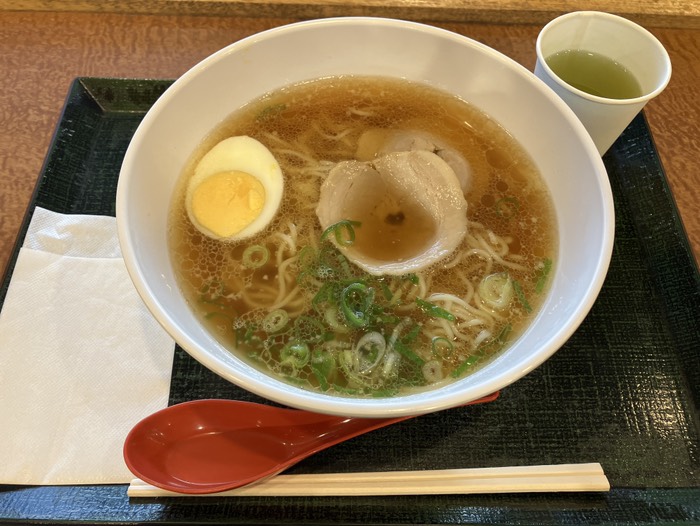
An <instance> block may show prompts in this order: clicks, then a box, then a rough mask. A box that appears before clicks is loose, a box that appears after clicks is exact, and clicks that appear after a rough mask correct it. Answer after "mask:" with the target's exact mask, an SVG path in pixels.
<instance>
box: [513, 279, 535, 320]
mask: <svg viewBox="0 0 700 526" xmlns="http://www.w3.org/2000/svg"><path fill="white" fill-rule="evenodd" d="M513 290H514V291H515V297H516V298H518V301H519V302H520V305H522V306H523V309H525V311H526V312H532V307H531V306H530V304H529V303H528V301H527V298H526V297H525V293H524V292H523V288H522V287H521V286H520V283H518V282H517V281H515V280H513Z"/></svg>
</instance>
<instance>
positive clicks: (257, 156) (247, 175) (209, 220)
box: [185, 135, 284, 240]
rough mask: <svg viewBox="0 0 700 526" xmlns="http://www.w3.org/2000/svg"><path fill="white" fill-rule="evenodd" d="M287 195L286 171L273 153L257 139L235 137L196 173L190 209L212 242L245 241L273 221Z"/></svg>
mask: <svg viewBox="0 0 700 526" xmlns="http://www.w3.org/2000/svg"><path fill="white" fill-rule="evenodd" d="M283 189H284V179H283V177H282V170H281V168H280V166H279V164H278V163H277V160H276V159H275V158H274V156H273V155H272V153H271V152H270V150H268V149H267V148H266V147H265V146H264V145H263V144H262V143H260V142H259V141H257V140H255V139H253V138H252V137H248V136H245V135H242V136H238V137H229V138H228V139H224V140H223V141H221V142H219V143H218V144H216V145H215V146H214V147H213V148H212V149H211V150H209V151H208V152H207V153H206V154H205V155H204V157H202V159H201V160H200V161H199V163H198V164H197V166H196V167H195V169H194V174H193V175H192V178H191V179H190V181H189V184H188V186H187V193H186V195H185V207H186V209H187V214H188V216H189V218H190V221H192V223H193V224H194V226H195V227H196V228H197V229H198V230H199V231H200V232H202V233H203V234H205V235H206V236H209V237H211V238H213V239H220V240H236V239H244V238H247V237H250V236H252V235H254V234H257V233H258V232H260V231H261V230H262V229H263V228H265V227H266V226H267V225H268V224H269V223H270V221H272V219H273V218H274V216H275V213H276V212H277V209H278V208H279V206H280V203H281V201H282V192H283Z"/></svg>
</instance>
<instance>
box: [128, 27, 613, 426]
mask: <svg viewBox="0 0 700 526" xmlns="http://www.w3.org/2000/svg"><path fill="white" fill-rule="evenodd" d="M348 24H350V25H353V24H355V25H359V26H363V27H366V26H368V25H371V26H383V27H396V28H400V29H408V30H417V31H420V32H426V33H431V34H433V35H435V36H437V37H439V38H447V39H449V40H453V41H459V42H461V43H464V44H467V45H470V46H473V47H476V48H478V50H479V51H480V52H482V53H486V54H488V55H491V56H492V57H494V58H496V59H497V60H498V61H499V62H502V63H503V62H505V63H507V64H508V65H509V67H511V68H513V69H514V71H515V72H517V73H518V74H520V75H521V76H525V77H527V78H528V79H529V81H530V82H532V83H535V85H536V86H538V89H540V90H544V91H545V92H546V93H547V94H548V99H549V100H550V101H551V102H552V103H553V104H554V105H555V106H556V107H557V110H558V111H559V112H561V113H563V114H564V116H565V118H566V119H567V121H568V122H569V124H571V126H572V127H573V128H574V131H575V132H576V133H577V135H578V136H579V138H580V139H581V140H582V141H583V144H582V146H583V148H584V149H585V153H586V154H587V157H589V158H590V159H591V161H592V162H593V163H594V164H596V165H597V170H596V174H597V177H598V179H599V185H598V186H599V188H598V189H599V191H600V192H601V199H602V209H603V213H604V217H603V218H602V224H603V226H604V229H603V230H604V233H603V240H602V241H603V243H602V244H601V247H600V254H599V257H598V259H597V261H596V270H595V271H594V273H593V275H594V278H595V279H593V280H592V281H591V283H589V284H588V288H587V289H586V292H585V294H584V295H583V300H582V301H581V302H580V304H579V308H578V309H577V310H576V311H575V312H574V315H572V316H570V317H569V318H567V319H565V320H564V323H563V325H562V326H561V327H559V329H558V330H557V331H556V332H555V333H554V334H553V335H552V336H551V337H549V338H548V339H547V340H546V341H543V342H542V344H541V345H540V346H539V349H538V350H537V351H536V352H534V353H533V354H531V355H530V357H529V360H527V362H526V367H524V368H522V369H518V370H514V369H513V368H509V369H507V370H505V371H503V372H501V373H499V374H497V375H494V376H493V377H491V378H490V379H489V380H488V381H486V382H482V384H481V385H480V386H479V388H472V389H470V395H469V397H468V398H465V397H464V396H463V395H462V396H459V395H460V394H461V393H460V392H456V393H450V392H440V391H443V390H433V391H425V392H423V393H420V394H408V395H400V396H397V397H392V398H382V399H367V398H345V397H339V396H334V395H326V394H323V393H315V392H312V391H307V390H304V389H301V388H298V387H294V386H290V385H289V384H286V383H284V382H282V381H279V380H276V379H275V380H274V382H269V378H272V377H271V376H269V375H264V373H261V374H263V375H264V377H265V379H264V380H263V381H262V382H261V381H258V380H256V379H255V378H250V377H247V376H245V375H242V374H234V372H232V371H230V370H229V369H228V368H227V366H226V364H224V363H222V362H221V361H220V360H219V359H217V358H216V357H215V356H213V355H211V354H209V353H207V352H206V351H205V350H204V349H202V348H201V345H200V344H199V343H197V342H196V341H195V340H194V339H193V338H192V337H190V336H189V335H188V334H187V333H186V332H184V331H182V330H181V329H180V327H179V326H178V324H177V323H176V322H175V321H174V319H173V318H172V317H171V315H170V314H169V313H168V312H167V310H166V309H165V308H164V307H163V306H162V305H161V304H160V302H159V301H158V300H157V299H156V297H155V296H154V294H153V291H152V289H151V287H150V286H149V284H148V283H147V281H146V279H145V276H144V273H143V271H142V268H141V266H140V264H139V262H138V261H137V259H136V258H135V254H134V252H133V251H132V249H131V247H132V245H133V244H134V239H133V238H132V235H131V232H130V230H129V228H128V225H127V224H126V223H125V217H126V216H127V215H128V212H127V209H128V202H127V195H128V194H129V193H130V192H129V185H130V184H131V180H130V178H129V177H121V174H123V173H125V172H128V171H129V170H130V169H132V168H131V163H132V162H133V159H132V157H133V155H135V154H134V150H135V148H136V147H137V146H136V145H138V143H139V141H140V140H141V137H142V136H143V135H144V134H146V133H147V131H148V129H149V128H150V127H151V123H152V122H153V121H155V120H156V119H157V118H158V116H159V114H160V113H161V111H162V110H163V109H164V108H167V106H168V104H169V101H170V99H171V98H173V97H174V96H175V95H176V94H177V92H178V91H179V90H180V89H182V88H183V87H184V86H186V85H187V84H188V83H189V82H190V79H191V78H193V77H196V76H197V75H199V74H200V72H201V71H202V70H204V69H206V68H208V67H210V66H211V65H212V64H215V63H216V62H218V61H219V60H221V59H222V58H223V57H225V56H227V55H228V54H231V53H234V52H236V51H237V50H239V49H242V48H245V47H247V46H249V45H252V44H255V43H256V42H259V41H263V40H268V39H273V38H276V37H277V36H278V35H280V34H285V33H289V32H296V31H305V30H307V29H308V28H313V27H316V26H333V25H348ZM132 145H133V146H132ZM121 174H120V177H119V181H118V185H117V198H116V215H117V232H118V237H119V242H120V245H121V248H122V255H123V258H124V262H125V265H126V268H127V271H128V273H129V275H130V277H131V279H132V281H133V283H134V286H135V288H136V289H137V292H138V294H139V296H140V297H141V298H142V300H143V302H144V303H145V304H146V306H147V308H148V310H149V311H150V312H151V314H152V315H153V316H154V317H155V318H156V319H157V321H158V322H159V323H160V324H161V326H163V328H164V329H165V330H166V331H167V332H168V333H169V334H170V335H171V337H173V339H174V340H175V341H176V342H177V343H178V344H179V345H180V346H181V347H182V348H183V349H184V350H185V351H186V352H187V353H188V354H190V355H191V356H192V357H193V358H194V359H195V360H197V361H198V362H200V363H201V364H202V365H204V366H205V367H207V368H208V369H210V370H212V371H213V372H215V373H216V374H218V375H219V376H222V377H223V378H225V379H226V380H228V381H230V382H232V383H234V384H236V385H238V386H239V387H241V388H243V389H245V390H247V391H250V392H252V393H254V394H256V395H259V396H261V397H264V398H266V399H268V400H271V401H274V402H278V403H281V404H284V405H289V406H293V407H298V408H303V409H306V410H309V411H314V412H318V413H332V414H339V415H346V416H359V417H393V416H403V415H418V414H424V413H429V412H433V411H437V410H442V409H447V408H450V407H455V406H458V405H462V404H465V403H467V402H469V401H472V400H476V399H478V398H481V397H484V396H488V395H490V394H492V393H493V392H496V391H498V390H500V389H502V388H504V387H506V386H508V385H510V384H511V383H513V382H515V381H516V380H518V379H520V378H522V377H523V376H525V375H526V374H528V373H529V372H531V371H532V370H534V369H535V368H537V367H539V366H540V365H541V364H542V363H543V362H544V361H546V360H547V359H548V358H549V357H551V356H552V355H553V354H554V353H555V352H556V351H557V350H558V349H559V348H560V347H561V346H562V345H563V344H564V343H565V342H566V341H567V340H568V339H569V338H570V337H571V335H572V334H573V333H574V332H575V330H576V329H577V328H578V326H579V325H580V324H581V323H582V322H583V320H584V318H585V317H586V316H587V315H588V313H589V311H590V309H591V308H592V306H593V303H594V302H595V300H596V298H597V296H598V293H599V291H600V289H601V288H602V285H603V282H604V280H605V276H606V274H607V270H608V268H609V264H610V260H611V257H612V249H613V242H614V225H615V221H614V207H613V198H612V190H611V188H610V185H609V181H608V178H607V172H606V170H605V166H604V164H603V162H602V159H601V158H600V155H599V154H598V151H597V149H596V148H595V145H594V144H593V141H592V139H591V138H590V136H589V135H588V133H587V132H586V131H585V128H584V127H583V124H581V122H580V121H579V120H578V118H577V117H576V116H575V114H574V113H573V111H572V110H571V109H570V108H569V107H568V106H567V105H566V104H565V103H564V102H563V101H562V100H561V99H560V98H559V97H558V96H557V95H556V94H555V93H554V91H553V90H552V89H551V88H550V87H548V86H547V85H546V84H545V83H544V82H542V81H541V80H540V79H538V78H537V77H536V76H535V75H534V74H533V73H532V72H530V71H529V70H527V69H526V68H525V67H523V66H522V65H520V64H519V63H517V62H516V61H514V60H513V59H511V58H509V57H508V56H506V55H504V54H503V53H501V52H499V51H497V50H495V49H493V48H491V47H489V46H487V45H485V44H482V43H480V42H478V41H476V40H473V39H471V38H469V37H467V36H465V35H461V34H458V33H454V32H452V31H449V30H447V29H442V28H439V27H436V26H432V25H428V24H424V23H420V22H413V21H406V20H401V19H394V18H381V17H334V18H326V19H317V20H306V21H302V22H295V23H292V24H287V25H282V26H278V27H274V28H271V29H268V30H265V31H262V32H259V33H255V34H253V35H250V36H247V37H245V38H243V39H241V40H238V41H236V42H233V43H231V44H229V45H227V46H226V47H224V48H222V49H220V50H218V51H216V52H214V53H212V54H211V55H209V56H207V57H205V58H204V59H202V60H201V61H200V62H198V63H197V64H195V65H194V66H193V67H191V68H190V69H189V70H188V71H186V72H185V73H184V74H183V75H182V76H180V77H179V78H178V79H176V80H175V81H174V82H173V84H172V85H171V86H170V87H169V88H168V89H167V90H166V91H165V92H164V93H163V94H162V95H161V96H160V97H159V98H158V100H156V102H155V103H154V104H153V106H152V107H151V108H150V109H149V110H148V112H147V113H146V115H145V116H144V118H143V120H142V122H141V123H140V125H139V126H138V128H137V130H136V132H135V133H134V136H133V138H132V142H131V143H130V145H129V147H128V148H127V152H126V154H125V157H124V162H123V164H122V170H121ZM242 363H243V362H242ZM222 366H223V367H224V368H226V370H222ZM460 381H461V380H457V382H456V383H459V382H460ZM426 393H431V394H430V395H429V396H426Z"/></svg>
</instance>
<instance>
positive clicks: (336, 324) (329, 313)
mask: <svg viewBox="0 0 700 526" xmlns="http://www.w3.org/2000/svg"><path fill="white" fill-rule="evenodd" d="M339 314H340V311H339V310H338V307H336V306H335V305H331V306H330V307H328V308H327V309H326V310H325V311H323V319H324V320H326V323H327V324H328V326H329V327H330V328H331V329H333V330H334V331H335V332H339V333H346V332H350V329H348V328H347V327H346V326H345V325H344V324H343V322H342V321H341V319H340V317H339Z"/></svg>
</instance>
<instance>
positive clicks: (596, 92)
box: [535, 11, 671, 155]
mask: <svg viewBox="0 0 700 526" xmlns="http://www.w3.org/2000/svg"><path fill="white" fill-rule="evenodd" d="M535 48H536V52H537V63H536V64H535V75H537V77H538V78H540V79H541V80H542V81H543V82H544V83H545V84H547V85H548V86H549V87H550V88H552V89H553V90H554V92H555V93H556V94H557V95H559V97H560V98H561V99H562V100H563V101H564V102H565V103H566V104H567V105H568V106H569V107H570V108H571V109H572V110H573V112H574V113H575V114H576V116H577V117H578V118H579V120H580V121H581V123H582V124H583V126H584V127H585V128H586V131H588V134H589V135H590V136H591V139H593V143H594V145H595V147H596V148H597V149H598V152H599V153H600V154H601V155H602V154H604V153H605V152H606V151H607V150H608V148H610V146H611V145H612V144H613V142H615V140H616V139H617V138H618V137H619V136H620V134H621V133H622V132H623V130H624V129H625V128H626V127H627V126H628V125H629V123H630V122H631V121H632V119H633V118H634V116H635V115H636V114H637V113H639V111H640V110H641V109H642V108H643V107H644V105H645V104H646V103H647V102H649V101H650V100H651V99H653V98H654V97H656V96H657V95H658V94H659V93H661V92H662V91H663V90H664V88H665V87H666V85H667V84H668V81H669V79H670V78H671V60H670V59H669V57H668V53H667V52H666V50H665V49H664V47H663V45H662V44H661V42H659V41H658V39H657V38H656V37H655V36H654V35H652V34H651V33H650V32H649V31H647V30H646V29H644V28H643V27H641V26H639V25H638V24H635V23H634V22H632V21H630V20H627V19H625V18H622V17H620V16H617V15H612V14H610V13H602V12H600V11H574V12H573V13H567V14H565V15H562V16H559V17H557V18H555V19H554V20H552V21H550V22H549V23H548V24H547V25H545V26H544V27H543V28H542V30H541V31H540V34H539V35H538V36H537V42H536V44H535Z"/></svg>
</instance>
